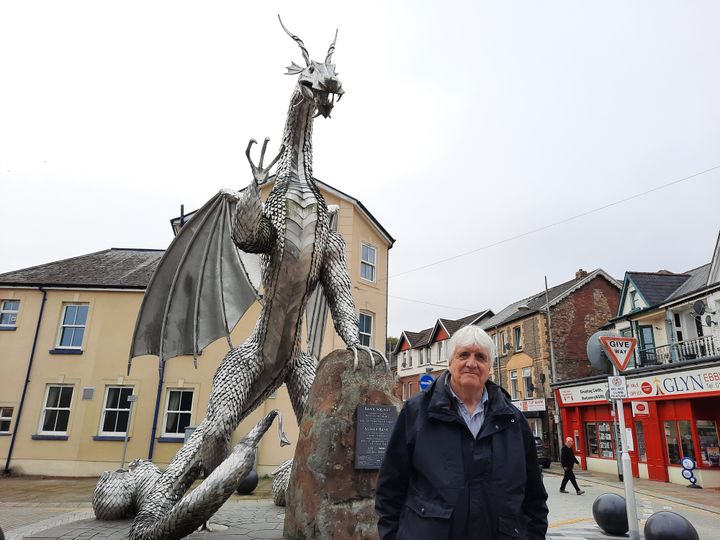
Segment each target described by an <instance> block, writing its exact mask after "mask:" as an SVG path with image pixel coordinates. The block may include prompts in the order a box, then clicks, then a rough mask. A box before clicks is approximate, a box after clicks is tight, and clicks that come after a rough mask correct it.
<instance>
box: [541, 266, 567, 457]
mask: <svg viewBox="0 0 720 540" xmlns="http://www.w3.org/2000/svg"><path fill="white" fill-rule="evenodd" d="M545 315H546V316H547V324H548V337H549V338H550V375H551V377H552V382H553V383H554V382H557V373H556V370H555V368H556V365H555V344H554V343H553V333H552V319H551V317H550V297H549V296H548V284H547V276H545ZM553 401H554V403H555V418H554V420H555V429H556V430H557V444H558V447H557V452H558V457H559V456H560V450H562V445H563V436H562V416H561V415H560V404H559V403H558V399H557V394H556V391H553Z"/></svg>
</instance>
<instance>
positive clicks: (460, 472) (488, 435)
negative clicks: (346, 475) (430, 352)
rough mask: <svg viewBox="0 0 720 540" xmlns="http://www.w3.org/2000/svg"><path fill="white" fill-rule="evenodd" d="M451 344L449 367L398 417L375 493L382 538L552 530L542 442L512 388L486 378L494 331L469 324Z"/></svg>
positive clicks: (524, 534) (532, 535)
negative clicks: (513, 396) (515, 401)
mask: <svg viewBox="0 0 720 540" xmlns="http://www.w3.org/2000/svg"><path fill="white" fill-rule="evenodd" d="M449 351H450V357H449V358H450V362H449V366H448V367H449V370H448V371H447V372H445V373H443V374H442V375H441V376H440V377H439V378H438V379H437V380H436V381H435V382H434V383H433V384H432V386H430V388H428V389H427V390H426V391H425V392H423V393H422V394H418V395H417V396H415V397H413V398H412V399H410V400H409V401H408V402H407V403H406V404H405V407H404V408H403V410H402V411H401V412H400V415H399V416H398V419H397V422H396V423H395V427H394V429H393V433H392V435H391V437H390V442H389V443H388V448H387V452H386V454H385V459H384V460H383V464H382V467H381V469H380V475H379V477H378V483H377V490H376V495H375V509H376V510H377V513H378V516H379V521H378V532H379V534H380V538H381V539H382V540H390V539H395V540H402V539H412V540H422V539H424V538H427V539H432V540H439V539H445V538H448V539H458V540H459V539H462V540H470V539H484V538H489V539H495V538H524V539H533V540H534V539H541V538H545V532H546V531H547V513H548V509H547V505H546V503H545V501H546V500H547V493H546V491H545V487H544V486H543V483H542V478H541V476H540V467H539V465H538V462H537V452H536V448H535V441H534V439H533V435H532V432H531V431H530V428H529V426H528V424H527V422H526V420H525V418H524V417H523V415H522V413H521V412H520V411H519V410H518V409H517V408H516V407H515V406H514V405H513V404H512V402H511V401H510V396H509V395H508V394H507V392H505V390H503V389H502V388H500V387H499V386H497V385H496V384H494V383H492V382H490V381H488V377H489V374H490V361H491V358H492V351H493V343H492V340H491V339H490V337H489V336H488V335H487V334H486V333H485V332H484V331H483V330H482V329H480V328H478V327H476V326H466V327H464V328H461V329H460V330H458V331H457V332H456V333H455V334H454V335H453V336H452V338H451V339H450V342H449Z"/></svg>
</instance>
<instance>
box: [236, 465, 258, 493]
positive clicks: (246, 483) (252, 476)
mask: <svg viewBox="0 0 720 540" xmlns="http://www.w3.org/2000/svg"><path fill="white" fill-rule="evenodd" d="M258 480H259V479H258V473H257V472H256V471H255V469H253V470H252V471H250V472H249V473H248V475H247V476H246V477H245V478H243V479H242V480H241V481H240V485H238V487H237V492H238V493H239V494H240V495H250V494H251V493H252V492H253V491H255V488H256V487H257V485H258Z"/></svg>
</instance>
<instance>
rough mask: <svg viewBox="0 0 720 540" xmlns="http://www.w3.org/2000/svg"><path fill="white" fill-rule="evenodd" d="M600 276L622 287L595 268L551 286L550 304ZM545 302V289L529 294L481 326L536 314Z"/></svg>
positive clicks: (502, 323) (493, 324)
mask: <svg viewBox="0 0 720 540" xmlns="http://www.w3.org/2000/svg"><path fill="white" fill-rule="evenodd" d="M598 276H601V277H603V278H605V279H606V280H607V281H608V282H610V283H611V284H612V285H614V286H615V287H617V288H618V289H620V283H619V282H618V281H617V280H616V279H614V278H613V277H611V276H609V275H608V274H607V273H605V271H604V270H602V269H600V268H598V269H597V270H593V271H592V272H589V273H587V274H586V275H583V276H580V277H576V278H575V279H571V280H570V281H566V282H565V283H561V284H560V285H555V286H554V287H551V288H549V289H548V295H547V297H548V299H549V300H550V305H551V306H552V305H554V304H557V303H558V302H560V301H561V300H562V299H564V298H565V297H567V296H568V295H569V294H570V293H572V292H573V291H575V290H576V289H579V288H580V287H582V286H583V285H585V284H586V283H588V282H590V281H592V280H593V279H595V278H596V277H598ZM545 303H546V301H545V291H541V292H539V293H536V294H534V295H532V296H528V297H527V298H523V299H522V300H518V301H516V302H513V303H512V304H510V305H509V306H507V307H505V308H504V309H502V310H501V311H500V312H499V313H498V314H497V315H495V316H493V317H490V318H489V319H487V320H486V321H485V322H483V323H482V324H481V325H480V327H481V328H482V329H483V330H488V329H490V328H494V327H496V326H502V325H504V324H508V323H511V322H513V321H516V320H518V319H522V318H523V317H527V316H528V315H532V314H535V313H537V312H539V311H541V310H542V309H544V308H545Z"/></svg>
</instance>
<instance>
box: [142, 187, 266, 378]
mask: <svg viewBox="0 0 720 540" xmlns="http://www.w3.org/2000/svg"><path fill="white" fill-rule="evenodd" d="M234 209H235V201H234V200H233V199H232V198H231V197H229V196H228V195H226V194H225V193H224V192H222V191H221V192H220V193H218V194H217V195H215V196H214V197H213V198H212V199H210V200H209V201H208V202H207V203H206V204H205V205H204V206H203V207H202V208H201V209H200V210H198V211H197V212H196V213H195V215H194V216H193V217H192V218H191V219H190V220H189V221H188V222H187V223H186V224H185V225H184V226H183V227H182V228H181V229H180V232H179V233H178V235H177V236H176V237H175V239H174V240H173V241H172V243H171V244H170V246H169V247H168V249H167V251H166V252H165V254H164V255H163V257H162V259H161V260H160V263H159V265H158V267H157V269H156V270H155V273H154V274H153V276H152V278H151V280H150V283H149V284H148V287H147V290H146V291H145V296H144V298H143V301H142V305H141V306H140V312H139V313H138V317H137V322H136V323H135V332H134V334H133V338H132V343H131V346H130V359H129V362H128V372H129V371H130V363H131V362H132V359H133V358H134V357H136V356H141V355H144V354H153V355H156V356H159V357H160V364H161V366H162V365H163V364H164V363H165V360H167V359H168V358H172V357H174V356H179V355H183V354H192V355H193V357H194V359H195V363H196V364H197V356H198V355H199V354H200V353H201V351H202V350H203V349H204V348H205V347H207V346H208V345H209V344H210V343H212V342H213V341H215V340H216V339H219V338H221V337H223V336H226V337H227V338H228V341H229V339H230V332H232V330H233V329H234V328H235V326H236V325H237V323H238V321H239V320H240V318H241V317H242V316H243V314H244V313H245V312H246V311H247V309H248V308H249V307H250V306H251V305H252V304H253V303H254V302H255V301H257V300H259V299H260V296H259V293H258V290H257V288H256V287H255V286H254V285H253V283H252V280H251V277H250V276H251V275H253V277H255V276H257V275H258V274H259V272H258V271H257V268H259V257H256V256H255V258H253V256H251V255H248V254H245V253H243V254H242V258H241V254H240V251H239V250H238V249H237V247H236V246H235V244H234V243H233V241H232V236H231V226H232V216H233V214H234ZM243 261H245V264H243Z"/></svg>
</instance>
